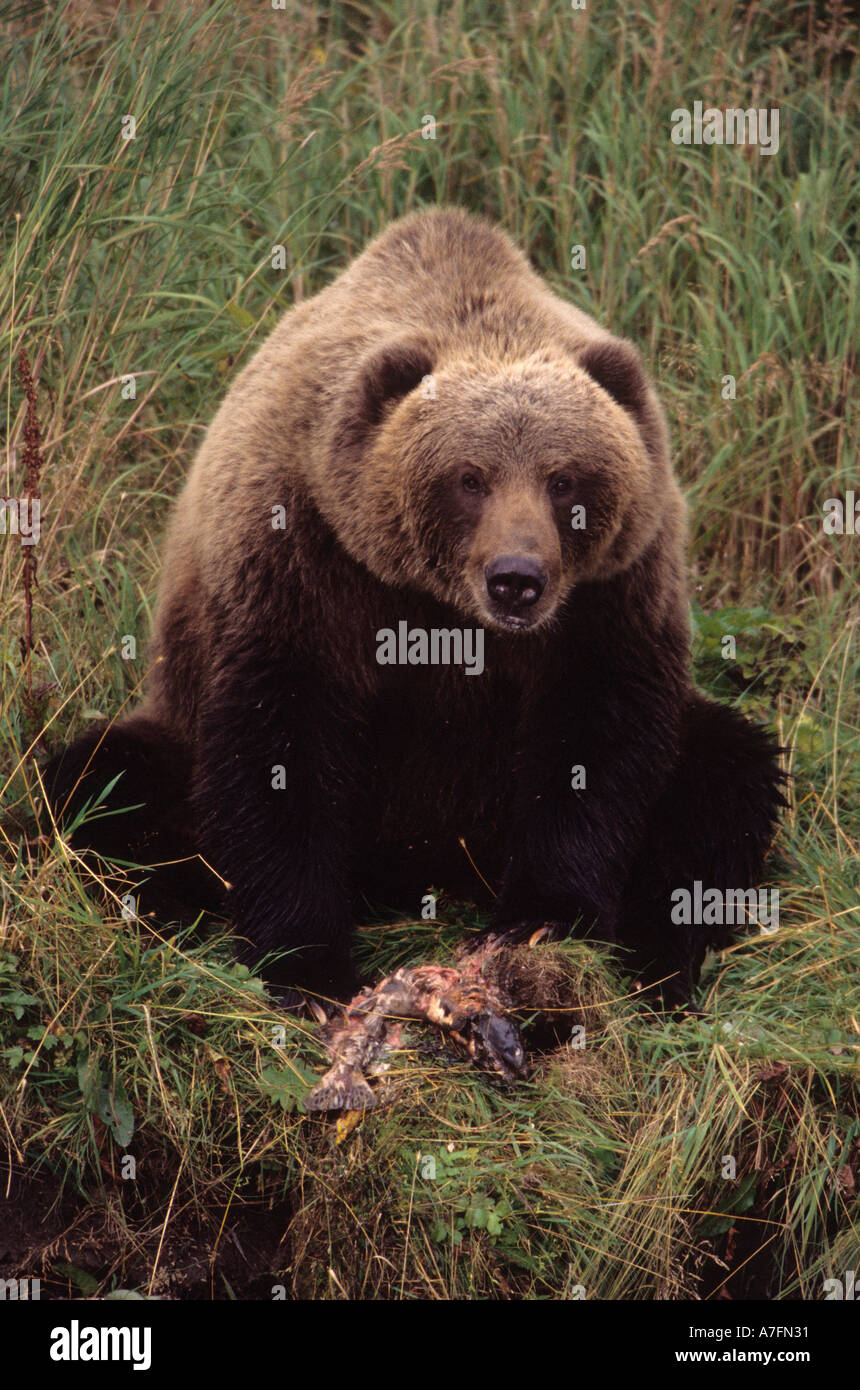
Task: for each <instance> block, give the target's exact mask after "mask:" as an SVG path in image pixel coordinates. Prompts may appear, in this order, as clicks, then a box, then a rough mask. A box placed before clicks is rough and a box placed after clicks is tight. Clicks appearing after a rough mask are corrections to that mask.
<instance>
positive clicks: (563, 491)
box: [549, 477, 573, 497]
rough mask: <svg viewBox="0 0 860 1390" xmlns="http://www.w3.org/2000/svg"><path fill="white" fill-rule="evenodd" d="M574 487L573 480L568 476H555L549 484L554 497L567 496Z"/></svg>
mask: <svg viewBox="0 0 860 1390" xmlns="http://www.w3.org/2000/svg"><path fill="white" fill-rule="evenodd" d="M572 487H573V480H572V479H571V478H567V477H561V478H554V479H553V481H552V482H551V483H550V485H549V490H550V492H551V493H552V495H553V497H566V496H567V494H568V493H569V492H570V489H571V488H572Z"/></svg>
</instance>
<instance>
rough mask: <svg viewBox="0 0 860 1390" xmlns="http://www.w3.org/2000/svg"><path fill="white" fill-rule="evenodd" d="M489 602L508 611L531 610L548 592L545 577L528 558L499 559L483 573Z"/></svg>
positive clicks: (512, 556)
mask: <svg viewBox="0 0 860 1390" xmlns="http://www.w3.org/2000/svg"><path fill="white" fill-rule="evenodd" d="M484 578H485V579H486V581H487V592H488V594H489V595H490V598H491V599H492V600H493V601H494V602H495V603H498V604H500V605H501V606H502V607H503V608H507V609H508V610H509V611H515V610H516V609H518V608H531V606H532V604H533V603H537V601H538V599H539V598H540V596H541V594H542V593H543V591H544V589H545V588H546V575H545V574H544V572H543V570H542V569H541V567H540V565H538V564H537V563H536V561H534V560H530V559H529V557H528V556H527V555H499V556H498V557H497V558H496V559H495V560H492V561H491V562H490V564H489V565H487V567H486V569H485V570H484Z"/></svg>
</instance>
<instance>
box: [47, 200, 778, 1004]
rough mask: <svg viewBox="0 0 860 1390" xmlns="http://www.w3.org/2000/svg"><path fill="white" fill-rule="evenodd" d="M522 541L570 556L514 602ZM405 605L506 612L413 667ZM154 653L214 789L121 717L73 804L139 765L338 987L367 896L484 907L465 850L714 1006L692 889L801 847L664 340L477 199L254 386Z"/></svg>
mask: <svg viewBox="0 0 860 1390" xmlns="http://www.w3.org/2000/svg"><path fill="white" fill-rule="evenodd" d="M428 378H429V381H428ZM576 506H582V507H584V508H585V516H586V517H587V523H586V525H585V526H584V527H583V528H581V529H576V528H575V527H573V526H572V525H571V517H572V510H571V509H572V508H574V507H576ZM278 509H283V510H282V511H279V510H278ZM511 557H513V562H515V566H516V565H524V566H525V569H526V571H527V572H528V573H531V572H532V571H534V573H535V574H538V573H539V575H540V580H539V582H538V584H537V588H539V589H540V592H539V594H538V596H537V598H536V599H534V600H533V601H531V599H530V601H529V605H528V607H527V608H525V607H522V608H517V607H516V606H515V607H514V608H513V609H506V608H504V605H501V606H500V602H497V601H496V598H494V596H493V593H491V592H490V576H491V575H492V573H493V566H494V565H495V566H496V568H498V564H499V563H501V562H502V561H508V560H509V559H510V558H511ZM508 568H509V569H510V566H508ZM508 577H509V576H508V575H507V573H506V574H505V575H503V580H504V582H507V580H508ZM515 577H516V575H515ZM496 590H497V591H498V592H503V590H502V589H500V588H499V585H498V584H497V586H496ZM494 592H495V591H494ZM402 620H406V621H407V622H408V624H409V627H410V628H412V629H415V628H422V629H425V630H429V629H434V628H443V629H448V630H450V629H462V628H464V627H468V628H483V629H484V632H485V643H486V645H485V656H484V670H483V672H482V673H481V674H475V675H467V674H466V672H465V670H464V669H463V667H462V666H460V667H458V666H451V665H449V666H420V665H418V666H413V665H406V666H388V665H380V664H379V663H378V661H377V633H378V632H379V631H380V630H382V629H397V626H398V623H399V622H400V621H402ZM153 655H154V656H155V657H157V658H159V660H158V662H157V664H155V665H154V667H153V670H152V676H151V680H150V684H149V689H148V694H147V698H146V703H145V707H144V710H143V712H142V716H143V722H142V723H141V716H140V715H139V716H137V719H138V724H137V726H136V727H137V729H138V730H139V732H140V735H141V748H142V749H144V750H145V749H146V747H147V746H148V745H152V746H153V747H155V748H157V747H158V745H159V738H160V735H159V730H162V731H163V737H164V746H165V747H172V746H174V745H175V746H178V747H180V748H181V749H182V750H183V759H184V761H183V759H180V762H182V766H183V776H184V775H185V770H186V768H187V794H186V795H185V796H183V794H182V793H181V792H178V791H177V787H176V782H175V780H174V781H173V782H172V783H170V782H169V781H168V780H167V779H165V778H163V777H162V778H158V777H152V778H150V779H148V778H147V777H146V776H145V775H141V776H139V775H137V774H136V773H135V772H134V770H133V769H132V770H130V768H129V758H128V750H127V741H128V740H127V737H126V740H125V749H124V748H123V741H122V740H123V735H122V730H123V729H127V730H130V731H132V732H133V730H134V728H135V726H134V725H130V724H124V723H123V722H121V723H120V724H119V725H117V726H116V728H114V729H110V730H108V731H107V732H106V733H105V734H103V735H98V734H97V735H93V736H90V737H89V738H88V740H84V741H82V742H81V743H80V744H79V745H76V747H75V749H73V750H72V755H71V758H69V757H67V758H66V760H65V761H62V760H60V761H59V762H58V764H57V765H56V766H55V768H54V769H53V773H52V778H53V783H54V786H55V793H54V796H55V800H56V799H57V798H58V797H60V796H61V797H62V799H63V800H65V799H67V798H68V797H69V796H70V795H71V799H72V804H73V805H79V804H80V798H81V795H82V791H81V787H82V788H83V789H85V790H87V791H88V793H89V794H91V793H92V792H93V791H95V790H100V789H101V787H103V786H104V785H105V784H106V783H107V782H108V781H109V780H110V777H111V776H115V775H116V774H117V772H120V771H123V768H125V771H126V774H127V775H126V776H125V779H124V780H123V778H120V782H119V783H118V784H117V788H116V790H115V792H114V793H113V796H112V802H111V804H113V805H121V804H125V805H129V804H134V803H137V802H139V801H143V802H144V803H145V810H144V811H143V812H142V813H140V814H142V815H143V816H144V817H146V816H149V817H150V818H151V820H152V822H153V823H164V822H165V821H166V820H167V819H169V821H170V823H171V824H172V823H174V822H175V821H176V820H177V817H178V818H180V819H183V820H184V822H185V824H186V827H187V836H186V838H187V839H193V843H194V844H195V845H196V846H197V847H198V848H199V850H200V851H201V852H202V854H203V855H204V856H205V858H206V859H207V860H208V861H209V863H211V864H212V865H214V866H215V867H216V868H217V870H218V873H219V874H220V875H222V876H223V877H224V878H225V879H226V880H228V881H229V883H230V885H231V887H230V890H229V892H228V893H227V895H226V900H225V901H226V907H227V910H228V911H229V912H230V914H231V915H232V916H233V918H234V920H235V922H236V925H237V927H238V929H239V931H240V933H241V934H242V935H243V936H244V937H245V938H246V940H247V942H248V943H249V944H248V946H247V948H246V949H247V952H248V955H249V959H254V960H256V959H259V958H260V956H261V955H262V954H263V953H264V952H266V951H269V950H273V949H277V948H289V949H291V950H292V951H294V952H295V953H296V954H294V955H292V956H290V957H288V958H287V960H286V962H285V965H284V967H283V970H282V972H281V977H282V978H284V979H286V980H287V981H289V982H290V983H293V984H297V985H302V986H308V987H311V988H317V989H319V990H320V991H322V992H323V993H337V994H343V993H345V992H347V991H348V990H349V989H351V987H352V983H353V978H352V964H351V954H350V946H349V940H350V933H351V926H352V921H353V918H354V912H355V905H356V903H357V901H358V900H359V898H361V896H362V895H364V896H365V897H367V896H369V897H370V898H371V899H372V900H374V901H376V902H380V901H381V902H383V903H385V904H388V905H393V906H401V907H404V908H406V909H407V910H411V911H413V912H414V911H416V910H417V908H418V905H419V901H420V895H421V893H423V892H424V891H425V890H426V889H427V887H428V885H429V884H434V885H436V886H438V887H443V888H449V889H451V888H455V889H458V890H460V891H466V892H474V894H475V895H476V896H480V890H481V883H480V880H479V878H478V877H477V875H476V874H475V872H474V870H473V869H472V867H471V865H470V863H469V860H468V859H467V858H466V856H465V855H464V853H463V850H462V848H461V847H460V844H459V841H460V839H461V838H462V839H463V840H465V842H466V845H467V846H468V849H469V851H470V854H471V856H472V859H473V860H474V862H475V864H476V865H477V867H478V869H480V871H481V874H482V875H483V876H484V878H486V879H488V880H489V882H490V883H491V884H492V887H493V889H494V890H495V891H496V892H497V894H498V897H497V899H496V901H495V919H496V923H497V925H500V926H503V927H506V928H511V929H512V931H524V930H527V929H528V928H529V926H531V925H533V924H539V923H541V922H543V921H545V920H551V921H553V922H556V923H557V924H558V930H569V929H571V928H572V927H573V926H574V925H575V924H576V923H580V924H581V926H582V927H583V928H584V929H592V930H593V931H594V932H595V933H596V934H597V935H598V936H599V937H601V938H602V939H604V940H607V941H614V940H617V939H619V938H620V939H621V940H622V942H629V943H630V944H631V945H632V946H633V947H635V951H636V957H635V964H636V966H637V967H638V968H641V969H642V970H643V971H645V972H647V973H649V974H650V975H651V976H652V977H654V978H657V977H659V976H661V975H662V974H667V973H668V974H671V975H672V977H673V981H674V983H673V984H671V985H670V986H669V987H668V988H667V994H668V995H669V997H672V998H677V999H682V998H686V997H687V995H688V993H689V989H690V987H691V981H692V977H693V975H694V974H695V970H696V969H697V966H698V963H699V961H700V959H701V955H702V952H703V949H704V938H703V936H702V929H701V928H699V929H696V928H686V929H683V931H681V930H679V929H678V928H676V927H673V926H671V925H670V916H669V913H670V906H671V904H670V900H669V894H670V892H671V891H672V890H673V889H676V888H678V887H683V886H684V885H685V883H686V882H687V880H688V879H689V880H690V881H692V880H693V879H695V878H699V879H700V880H702V881H703V882H705V883H706V884H707V886H715V887H738V886H747V885H749V886H751V885H752V882H753V881H754V878H753V879H751V878H750V876H751V875H752V876H754V875H756V874H758V873H759V872H760V870H761V864H762V860H763V856H764V853H765V850H766V847H767V845H768V843H769V841H770V839H771V836H772V833H773V827H774V822H775V817H776V812H777V807H778V804H779V799H780V798H779V791H778V781H779V776H778V772H777V768H776V760H775V751H774V748H773V746H772V744H771V743H770V741H769V740H768V739H767V737H766V736H765V735H764V734H762V733H761V732H760V731H758V730H756V729H754V728H753V727H752V726H750V725H748V724H747V723H746V722H745V721H743V720H742V719H740V717H739V716H737V715H735V714H733V713H732V712H730V711H728V710H723V709H721V708H720V707H718V706H714V705H712V704H710V702H706V701H704V700H703V698H702V697H700V696H698V695H696V694H695V693H694V691H693V689H692V687H691V683H690V678H689V674H688V614H687V596H686V587H685V559H684V504H683V501H682V498H681V495H680V492H679V489H678V486H677V484H676V482H675V479H674V477H673V474H672V469H671V465H670V461H669V449H668V440H667V430H666V425H665V422H664V418H663V414H662V411H661V408H660V405H659V403H658V400H657V397H656V394H655V392H654V389H653V387H652V386H651V384H650V382H649V381H648V379H647V376H646V374H645V371H644V369H643V366H642V363H641V360H640V358H639V356H638V354H637V352H636V350H635V349H634V348H633V347H632V345H630V344H629V343H627V342H625V341H623V340H621V339H618V338H615V337H613V336H612V335H611V334H610V333H608V332H607V331H606V330H605V329H603V328H601V327H600V326H599V325H598V324H597V323H596V322H595V321H594V320H593V319H591V318H589V317H588V316H587V315H585V314H583V313H581V312H579V311H578V310H577V309H575V308H573V307H572V306H570V305H568V304H566V303H565V302H563V301H562V300H561V299H559V298H557V297H556V296H555V295H553V294H552V293H551V292H550V290H549V289H548V287H547V286H546V285H545V284H544V283H543V281H542V280H540V279H539V278H538V277H537V276H536V275H535V274H534V272H533V271H532V270H531V269H530V267H529V265H528V263H527V262H526V260H525V258H524V257H523V256H522V254H521V253H520V251H518V250H517V249H516V247H515V246H514V245H513V244H512V243H511V242H510V241H509V239H508V238H507V237H506V236H505V235H504V234H503V233H501V232H500V231H499V230H498V229H497V228H495V227H493V226H491V225H490V224H489V223H486V222H484V221H481V220H478V219H475V218H472V217H470V216H468V215H466V214H465V213H462V212H459V211H455V210H450V211H446V210H437V211H434V212H428V213H420V214H416V215H414V216H411V217H408V218H406V219H404V220H403V221H401V222H398V223H395V224H393V225H392V226H390V227H389V228H388V229H387V230H386V231H385V232H384V233H383V234H382V235H381V236H380V237H379V238H378V239H377V240H376V241H375V242H373V243H372V244H371V246H370V247H368V249H367V250H366V251H365V252H364V253H363V254H362V255H361V256H360V257H358V259H357V260H355V261H354V262H353V263H352V265H351V266H349V268H348V269H347V270H345V271H344V272H343V274H341V275H340V276H339V277H338V278H337V279H336V280H335V281H334V282H333V283H332V284H331V285H330V286H329V287H328V288H327V289H325V290H323V291H322V293H320V294H318V295H317V296H316V297H315V298H314V299H312V300H310V301H308V302H306V303H304V304H302V305H300V306H299V307H298V308H296V309H295V310H293V311H292V312H291V313H289V314H287V315H286V317H285V318H284V319H283V320H282V321H281V323H280V324H279V325H278V327H277V328H276V329H275V331H274V332H273V333H272V335H271V336H270V338H269V339H268V341H267V342H265V343H264V344H263V346H262V347H261V348H260V350H259V351H258V353H257V354H256V356H255V357H254V358H253V359H252V361H251V362H250V364H249V365H248V366H247V367H246V368H245V370H244V371H243V372H242V373H241V374H240V376H239V377H238V378H237V379H236V381H235V383H234V384H233V386H232V388H231V389H230V391H229V393H228V394H227V396H226V398H225V400H224V402H223V404H222V405H221V407H220V409H219V410H218V412H217V414H216V416H215V418H214V420H213V422H212V425H211V427H210V429H209V432H208V434H207V436H206V439H205V441H204V443H203V445H202V447H201V449H200V452H199V454H198V457H197V459H196V462H195V464H194V468H193V470H192V472H191V475H190V477H189V480H188V483H187V485H186V488H185V490H184V492H183V493H182V495H181V497H180V499H179V503H178V505H177V508H176V513H175V516H174V519H173V523H172V525H171V528H170V532H169V535H168V539H167V544H166V549H165V552H164V564H163V574H162V583H161V591H160V595H159V602H158V610H157V616H156V622H155V634H154V651H153ZM99 737H101V738H102V742H101V743H100V744H99V746H98V748H97V749H96V741H97V739H98V738H99ZM162 760H163V759H162ZM693 760H694V761H693ZM144 761H145V759H144ZM574 765H583V766H584V767H585V769H586V777H587V782H586V787H585V789H579V790H574V789H572V786H571V769H572V767H573V766H574ZM279 767H282V768H284V769H285V774H284V776H285V786H283V787H275V786H273V777H275V776H276V774H275V772H274V771H273V770H274V769H276V768H279ZM64 768H65V769H66V770H65V771H63V769H64ZM82 768H85V769H86V777H84V779H83V782H79V781H78V780H77V779H78V778H79V774H80V771H81V769H82ZM727 768H728V769H729V770H728V771H727V770H726V769H727ZM70 770H71V771H70ZM97 784H100V786H97ZM76 786H77V787H78V790H76V791H75V790H74V788H75V787H76ZM123 797H124V798H125V799H124V800H123ZM715 799H716V801H717V803H718V804H712V803H714V802H715ZM168 802H169V803H170V804H169V807H168V805H167V803H168ZM168 812H169V814H168ZM97 825H98V823H97V822H96V823H93V825H92V826H91V827H90V828H89V830H88V829H87V828H82V830H81V831H80V832H79V839H80V842H81V843H83V844H88V845H91V846H92V847H93V848H95V849H97V850H98V849H99V848H100V844H99V837H98V834H97ZM115 827H116V823H115V822H114V825H113V826H112V830H115ZM691 827H695V829H694V830H693V829H691ZM162 839H163V836H162ZM142 843H144V841H143V840H142V838H141V835H140V834H139V833H138V832H137V831H134V832H133V833H130V837H129V851H130V852H129V856H128V857H134V852H135V850H140V848H141V845H142ZM159 844H160V845H161V841H159ZM183 847H185V846H184V845H183ZM143 862H152V856H150V858H149V860H146V859H144V861H143ZM715 875H719V876H720V877H715ZM738 876H740V877H738ZM735 878H738V882H737V883H736V882H735V881H734V880H735ZM174 886H175V885H173V884H171V891H172V890H173V888H174ZM158 887H159V879H158V874H157V873H154V874H153V875H152V879H151V889H152V890H153V902H155V903H156V905H157V898H158ZM194 896H195V893H194V892H192V893H191V894H190V897H191V898H192V899H193V898H194ZM198 899H199V894H198ZM198 905H201V906H202V905H205V904H202V903H199V901H198ZM189 906H190V907H191V908H192V910H193V908H194V906H195V903H194V901H191V902H190V903H189Z"/></svg>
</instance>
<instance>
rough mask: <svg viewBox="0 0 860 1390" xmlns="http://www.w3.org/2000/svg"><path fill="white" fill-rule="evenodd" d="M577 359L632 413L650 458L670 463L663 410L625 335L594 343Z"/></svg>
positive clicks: (598, 382) (623, 407)
mask: <svg viewBox="0 0 860 1390" xmlns="http://www.w3.org/2000/svg"><path fill="white" fill-rule="evenodd" d="M578 361H579V365H580V366H581V367H584V368H585V370H586V371H587V372H588V375H589V376H590V377H591V378H592V379H593V380H594V381H596V382H597V384H598V386H602V387H603V389H604V391H607V392H608V393H609V395H610V396H611V397H612V399H613V400H614V401H617V402H618V404H619V405H620V406H621V407H622V409H623V410H626V411H628V413H629V414H630V415H632V416H633V419H634V420H635V421H636V424H637V425H638V427H639V433H640V435H641V436H642V441H643V443H644V445H645V448H646V449H647V450H648V453H649V454H650V455H651V457H652V458H654V459H663V460H664V461H666V462H668V458H669V454H668V449H669V440H668V435H667V433H666V423H665V420H664V418H663V412H662V410H661V409H660V405H659V402H658V400H657V397H656V395H655V394H654V392H653V391H652V389H651V386H650V383H649V381H648V377H647V376H646V374H645V368H644V367H643V365H642V358H641V357H640V356H639V353H638V352H637V351H636V348H635V347H634V346H633V344H632V343H628V342H627V341H626V340H625V339H624V338H606V339H605V340H604V341H603V342H598V343H591V344H590V346H589V347H587V348H586V349H585V351H584V352H582V353H581V354H580V356H579V358H578Z"/></svg>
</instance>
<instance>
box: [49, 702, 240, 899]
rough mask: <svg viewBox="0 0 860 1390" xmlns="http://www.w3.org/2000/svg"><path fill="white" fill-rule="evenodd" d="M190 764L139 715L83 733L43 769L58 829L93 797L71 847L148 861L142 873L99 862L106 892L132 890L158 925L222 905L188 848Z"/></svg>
mask: <svg viewBox="0 0 860 1390" xmlns="http://www.w3.org/2000/svg"><path fill="white" fill-rule="evenodd" d="M190 762H191V760H190V756H189V753H188V750H187V748H186V747H185V745H184V744H183V743H182V742H181V741H180V740H179V739H177V738H176V737H175V735H173V734H171V733H170V731H169V730H168V729H166V728H165V727H164V725H162V724H161V723H159V722H158V721H157V720H155V719H153V718H151V717H150V716H149V715H147V714H146V713H144V712H141V713H139V714H132V715H130V716H129V717H128V718H127V719H122V720H120V721H118V722H117V723H116V724H111V725H105V724H102V725H100V726H99V727H98V728H96V729H93V730H91V731H90V732H89V733H87V734H85V735H84V736H83V737H82V738H79V739H77V741H76V742H75V743H73V744H71V745H70V747H68V748H66V749H64V750H63V752H61V753H59V754H58V755H57V756H56V757H55V758H54V759H53V760H52V761H51V762H50V763H49V765H48V768H47V770H46V773H45V787H46V791H47V794H48V800H49V803H50V805H51V809H52V811H53V814H54V818H55V820H56V821H57V822H58V823H59V824H61V825H63V826H64V827H66V828H68V827H70V826H71V825H72V823H73V821H74V819H75V818H76V816H77V815H78V813H79V812H80V811H81V810H82V809H83V807H84V805H85V803H86V802H87V801H90V802H91V803H95V802H99V805H98V806H97V807H95V808H94V809H93V811H92V816H91V818H88V819H87V820H85V821H84V822H83V823H82V824H81V825H80V826H78V827H77V828H76V829H75V830H74V831H73V832H72V834H71V843H72V845H73V847H74V848H75V849H77V850H83V851H86V850H92V851H94V852H95V853H96V854H97V855H98V856H99V857H100V858H101V859H106V860H117V861H120V862H121V863H125V864H128V863H133V864H140V865H143V866H153V867H151V868H149V870H148V872H146V873H145V874H140V873H137V872H136V871H135V870H133V869H129V870H125V871H122V870H121V871H119V872H118V873H117V874H111V873H110V871H109V870H108V871H105V870H104V867H103V866H101V867H102V873H103V876H104V877H105V879H106V882H107V884H108V886H109V887H110V888H111V889H112V890H113V891H114V892H117V891H120V890H121V891H122V892H123V893H126V892H130V891H131V892H133V893H134V896H135V898H136V900H137V913H138V915H139V916H153V917H154V918H156V919H157V920H158V921H159V922H186V921H193V920H194V919H195V918H196V917H198V916H199V915H200V913H201V912H218V911H222V910H223V890H222V888H221V885H220V882H219V880H218V878H217V877H216V875H215V874H213V873H212V872H211V871H210V870H209V869H207V868H206V866H205V865H204V864H203V863H202V862H201V860H200V858H199V856H198V855H197V853H196V848H195V844H194V839H193V835H192V830H191V810H190V805H189V795H190V786H191V766H190ZM114 779H117V780H116V784H115V786H113V787H112V788H111V790H110V792H109V793H108V795H107V797H103V795H102V794H103V793H104V791H105V788H106V787H107V786H108V785H109V784H110V783H111V782H113V781H114ZM177 861H178V862H177ZM129 883H132V884H135V885H138V884H139V886H136V887H134V888H130V887H129Z"/></svg>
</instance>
